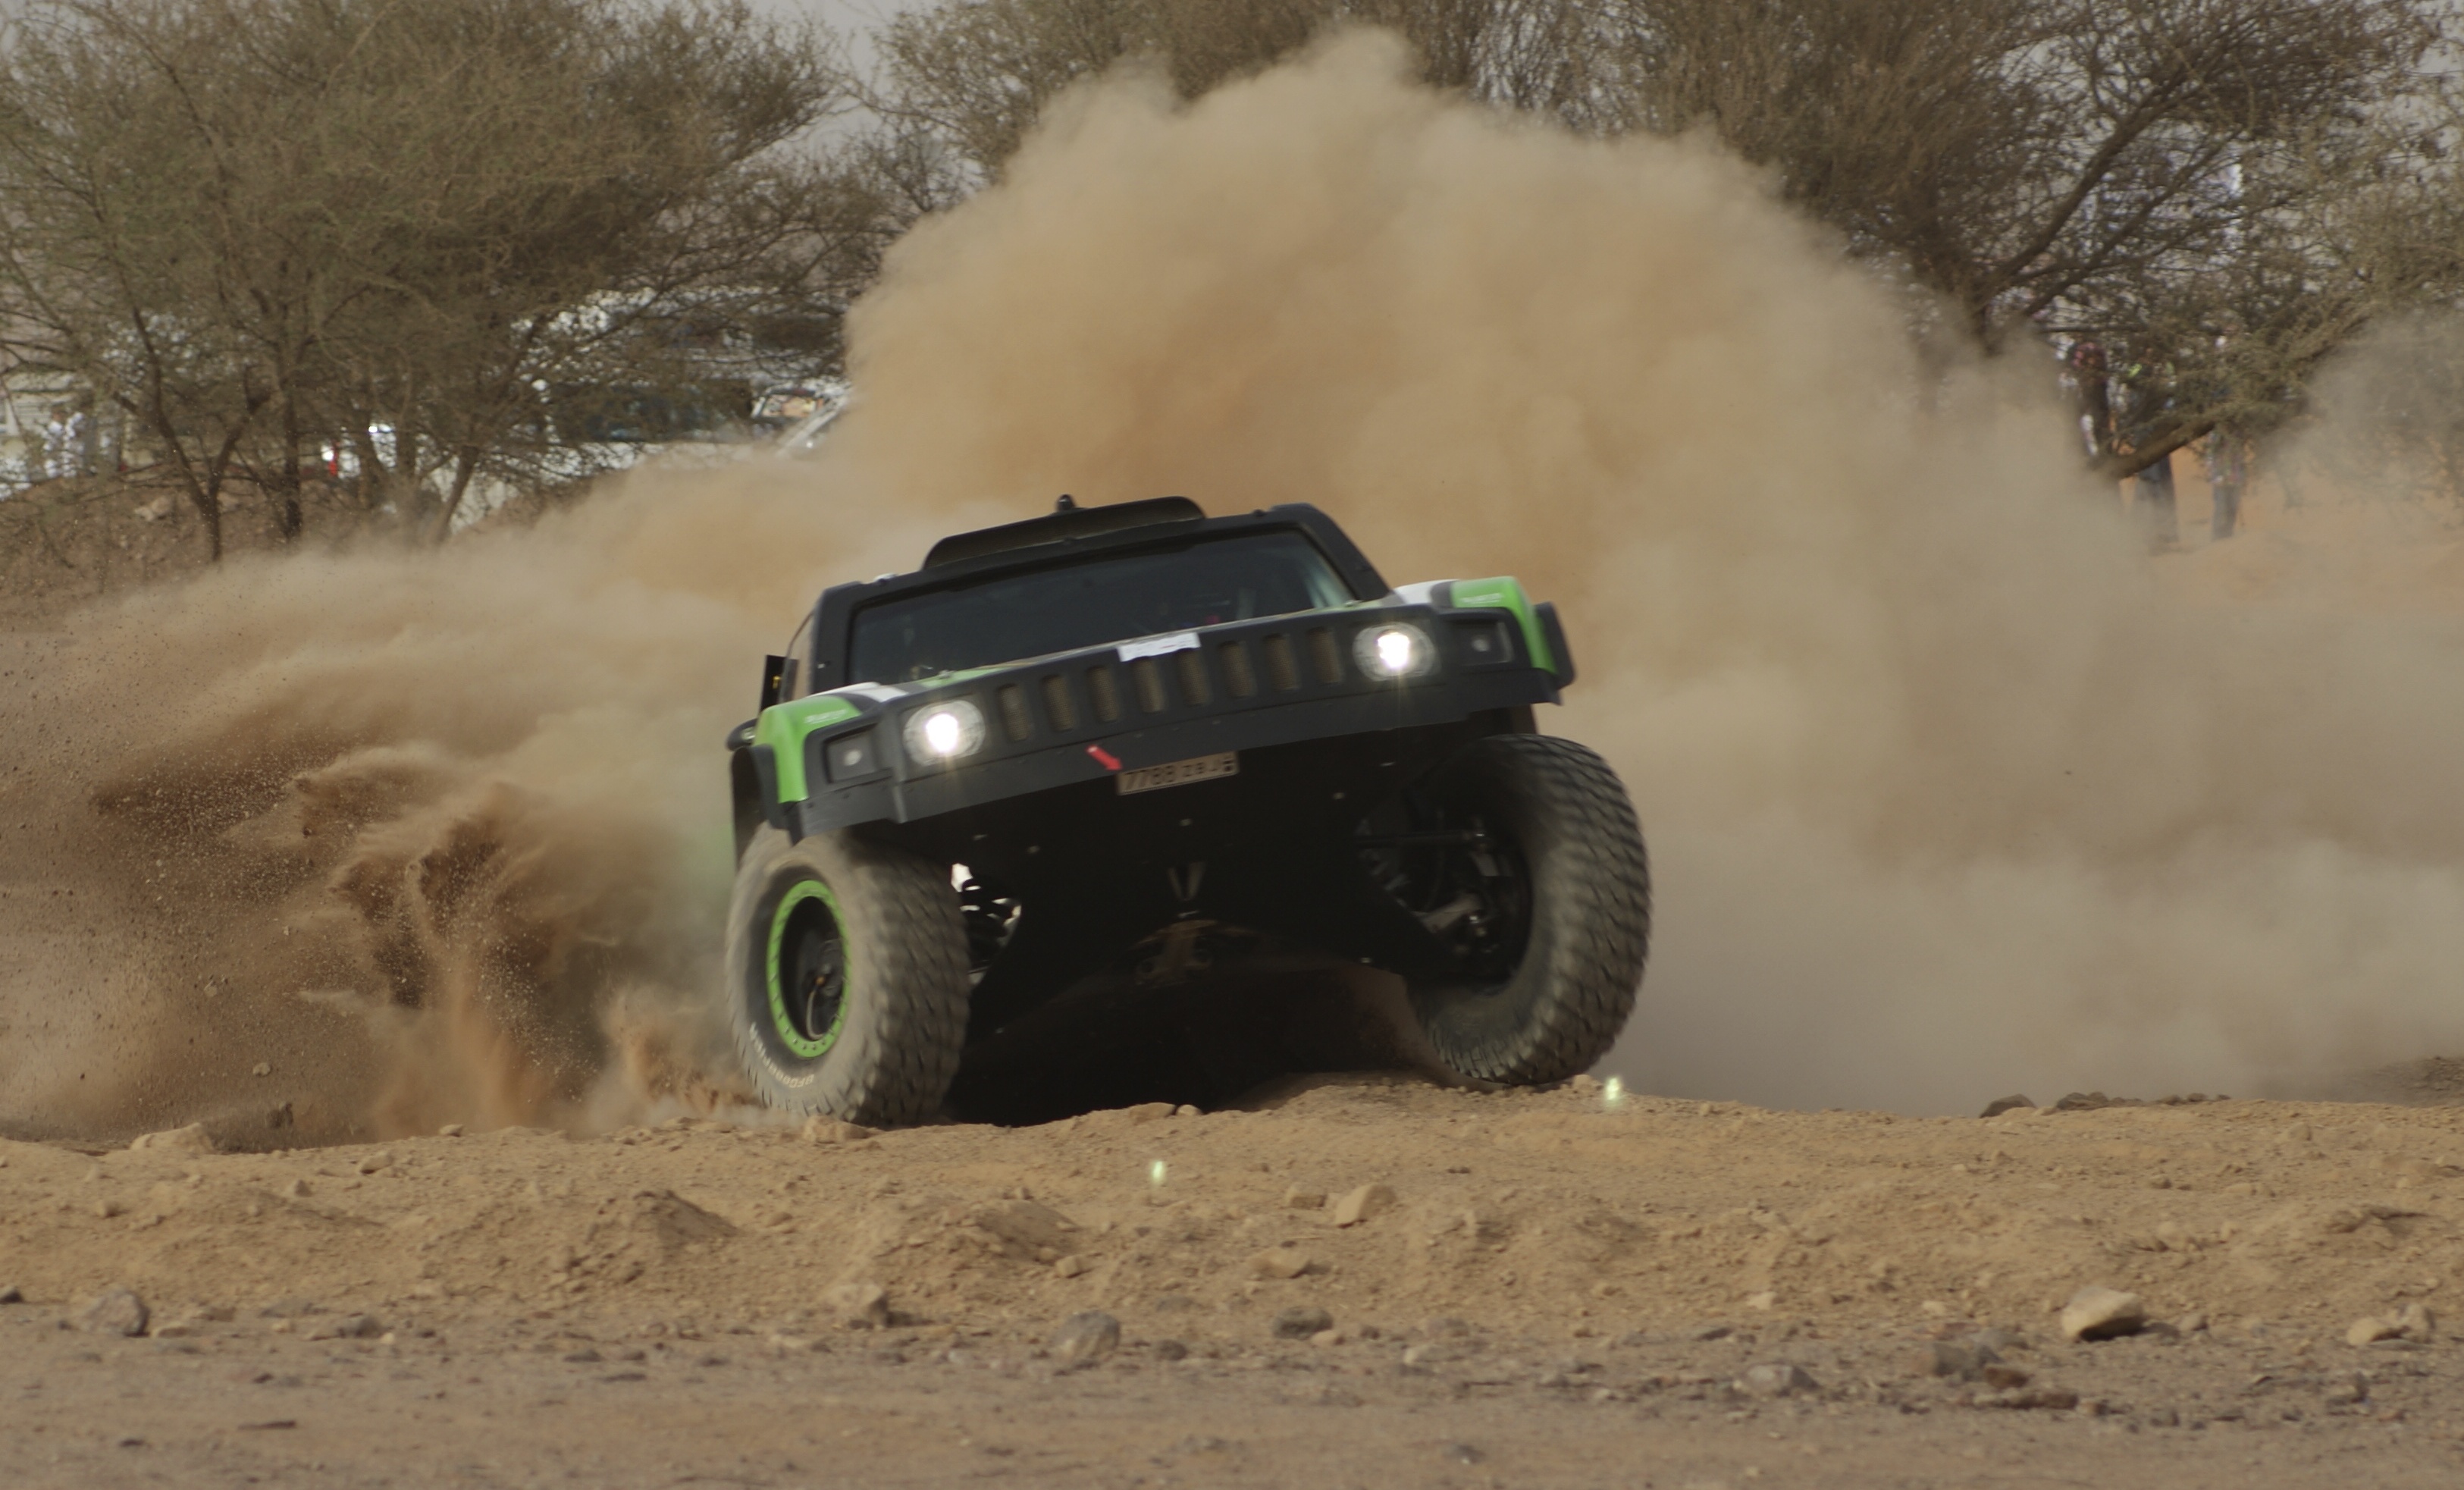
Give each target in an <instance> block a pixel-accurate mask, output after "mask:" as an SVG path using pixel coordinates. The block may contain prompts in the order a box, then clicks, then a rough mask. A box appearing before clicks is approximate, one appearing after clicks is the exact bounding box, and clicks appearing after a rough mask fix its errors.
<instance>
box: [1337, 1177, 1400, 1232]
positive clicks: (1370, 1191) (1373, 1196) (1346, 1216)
mask: <svg viewBox="0 0 2464 1490" xmlns="http://www.w3.org/2000/svg"><path fill="white" fill-rule="evenodd" d="M1394 1207H1395V1192H1394V1191H1393V1190H1388V1189H1387V1188H1386V1187H1385V1186H1383V1185H1363V1186H1361V1187H1360V1188H1359V1189H1358V1190H1353V1192H1352V1193H1351V1194H1349V1195H1346V1196H1344V1197H1343V1198H1342V1199H1341V1200H1338V1201H1336V1202H1335V1203H1334V1224H1335V1225H1337V1226H1358V1225H1359V1224H1360V1223H1361V1222H1363V1221H1366V1220H1369V1219H1371V1218H1372V1217H1374V1216H1376V1215H1379V1214H1381V1213H1383V1212H1387V1211H1391V1210H1393V1209H1394Z"/></svg>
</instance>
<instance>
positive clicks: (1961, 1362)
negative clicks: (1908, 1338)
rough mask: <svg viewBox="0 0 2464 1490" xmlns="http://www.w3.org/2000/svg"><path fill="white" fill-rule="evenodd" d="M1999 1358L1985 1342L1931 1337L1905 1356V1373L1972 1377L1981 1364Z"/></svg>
mask: <svg viewBox="0 0 2464 1490" xmlns="http://www.w3.org/2000/svg"><path fill="white" fill-rule="evenodd" d="M2001 1359H2002V1358H2001V1357H2000V1356H1999V1355H1997V1354H1995V1353H1994V1352H1993V1350H1992V1348H1991V1346H1988V1345H1975V1344H1970V1343H1967V1342H1962V1341H1955V1340H1935V1341H1929V1342H1927V1343H1926V1344H1925V1345H1920V1346H1918V1347H1917V1350H1916V1353H1915V1354H1914V1355H1912V1356H1910V1357H1909V1358H1908V1374H1909V1375H1911V1376H1947V1377H1950V1378H1952V1379H1954V1380H1957V1381H1974V1380H1976V1379H1977V1378H1978V1377H1979V1376H1981V1375H1983V1374H1984V1372H1985V1368H1987V1367H1988V1366H1991V1365H1992V1364H1993V1363H1995V1362H1997V1361H1999V1360H2001Z"/></svg>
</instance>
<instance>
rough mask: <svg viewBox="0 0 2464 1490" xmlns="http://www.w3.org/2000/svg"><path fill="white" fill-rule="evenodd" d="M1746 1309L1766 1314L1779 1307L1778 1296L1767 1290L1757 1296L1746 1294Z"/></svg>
mask: <svg viewBox="0 0 2464 1490" xmlns="http://www.w3.org/2000/svg"><path fill="white" fill-rule="evenodd" d="M1746 1307H1747V1308H1749V1309H1760V1310H1761V1311H1763V1312H1764V1313H1766V1314H1768V1313H1770V1312H1771V1310H1773V1309H1776V1308H1778V1307H1779V1295H1777V1294H1775V1293H1773V1292H1771V1290H1770V1289H1768V1288H1766V1289H1764V1290H1763V1291H1762V1292H1761V1293H1758V1294H1748V1295H1747V1296H1746Z"/></svg>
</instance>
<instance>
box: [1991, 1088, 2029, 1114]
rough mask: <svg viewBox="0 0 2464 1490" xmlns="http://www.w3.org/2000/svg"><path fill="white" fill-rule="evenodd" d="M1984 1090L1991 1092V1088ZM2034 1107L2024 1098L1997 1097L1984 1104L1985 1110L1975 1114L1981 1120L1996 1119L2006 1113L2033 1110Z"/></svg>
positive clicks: (2014, 1096)
mask: <svg viewBox="0 0 2464 1490" xmlns="http://www.w3.org/2000/svg"><path fill="white" fill-rule="evenodd" d="M1986 1090H1988V1091H1991V1090H1992V1088H1991V1087H1988V1088H1986ZM2035 1105H2036V1104H2035V1102H2032V1101H2029V1100H2028V1099H2026V1098H2025V1097H2021V1096H2017V1095H2015V1094H2014V1095H2013V1096H2010V1097H1997V1098H1995V1099H1993V1100H1992V1101H1990V1102H1987V1103H1986V1104H1985V1110H1984V1111H1983V1112H1981V1113H1979V1114H1977V1116H1978V1117H1981V1118H1998V1117H2000V1116H2002V1115H2003V1114H2004V1113H2006V1112H2012V1111H2015V1110H2017V1109H2020V1108H2027V1109H2030V1110H2034V1109H2035Z"/></svg>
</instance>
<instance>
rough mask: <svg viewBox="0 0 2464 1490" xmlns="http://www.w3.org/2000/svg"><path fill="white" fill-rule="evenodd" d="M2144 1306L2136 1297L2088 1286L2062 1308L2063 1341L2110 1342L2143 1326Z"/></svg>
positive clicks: (2117, 1290)
mask: <svg viewBox="0 0 2464 1490" xmlns="http://www.w3.org/2000/svg"><path fill="white" fill-rule="evenodd" d="M2146 1323H2147V1303H2146V1301H2145V1300H2144V1299H2141V1298H2140V1297H2139V1296H2138V1295H2137V1294H2125V1293H2123V1292H2122V1291H2121V1290H2119V1289H2114V1288H2105V1287H2101V1286H2100V1285H2098V1284H2095V1283H2090V1284H2089V1285H2087V1286H2086V1287H2085V1288H2082V1289H2080V1290H2079V1292H2077V1293H2075V1294H2073V1295H2071V1297H2070V1301H2069V1302H2068V1303H2065V1304H2063V1305H2062V1338H2063V1339H2064V1340H2111V1339H2114V1338H2115V1337H2117V1336H2121V1335H2135V1334H2137V1333H2139V1331H2140V1330H2141V1329H2143V1328H2145V1326H2146Z"/></svg>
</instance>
